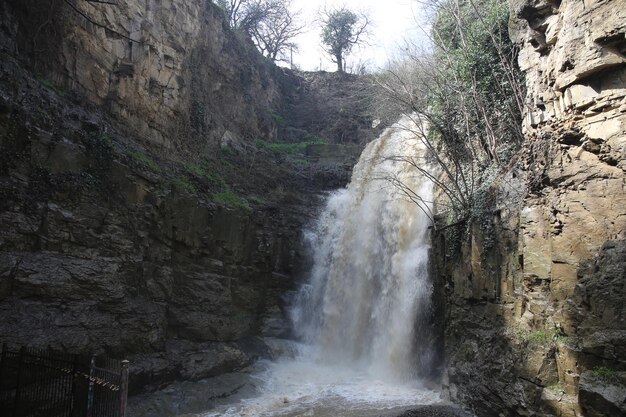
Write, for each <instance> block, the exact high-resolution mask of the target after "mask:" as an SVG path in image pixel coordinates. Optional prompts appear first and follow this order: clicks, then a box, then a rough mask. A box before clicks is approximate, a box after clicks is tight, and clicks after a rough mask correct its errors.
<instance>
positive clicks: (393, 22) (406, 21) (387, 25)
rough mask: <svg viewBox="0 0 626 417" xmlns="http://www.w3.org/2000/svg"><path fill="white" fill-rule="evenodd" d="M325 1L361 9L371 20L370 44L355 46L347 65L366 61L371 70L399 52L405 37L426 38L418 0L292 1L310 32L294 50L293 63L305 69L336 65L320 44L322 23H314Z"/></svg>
mask: <svg viewBox="0 0 626 417" xmlns="http://www.w3.org/2000/svg"><path fill="white" fill-rule="evenodd" d="M325 4H326V5H327V7H328V8H329V9H332V8H336V7H339V6H341V5H345V6H346V7H348V8H349V9H351V10H362V11H364V12H366V13H368V15H369V16H370V18H371V20H372V26H371V28H370V36H369V38H368V42H369V45H363V46H361V47H359V48H354V50H353V52H352V53H351V54H350V55H349V56H348V57H347V65H348V66H350V65H356V64H358V63H360V62H365V63H367V67H368V69H370V70H372V69H374V68H381V67H384V66H385V64H386V63H387V61H388V59H389V58H393V57H394V56H395V55H397V51H398V48H401V46H402V44H403V40H404V39H407V38H411V39H417V41H418V42H423V41H424V39H425V38H424V36H423V32H422V29H419V27H418V26H419V25H418V22H419V23H422V24H423V20H424V18H423V14H422V13H421V11H420V6H419V1H418V0H293V1H292V5H293V6H292V7H293V10H301V11H302V17H303V19H304V20H305V22H306V23H307V24H308V25H307V32H306V33H303V34H302V35H300V36H299V37H298V38H297V39H296V42H297V43H298V44H299V51H298V52H296V53H294V63H295V65H296V66H297V67H298V68H299V69H301V70H303V71H317V70H320V69H321V70H326V71H334V70H335V68H336V65H335V64H334V63H333V62H332V61H330V59H329V58H328V54H326V53H325V52H324V50H323V49H322V47H321V40H320V32H321V29H320V23H319V22H315V20H316V18H317V11H318V10H319V9H320V8H321V7H323V6H324V5H325Z"/></svg>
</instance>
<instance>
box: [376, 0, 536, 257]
mask: <svg viewBox="0 0 626 417" xmlns="http://www.w3.org/2000/svg"><path fill="white" fill-rule="evenodd" d="M431 5H432V10H431V12H432V15H433V16H434V19H433V21H432V28H433V29H432V33H431V40H432V42H433V44H434V48H433V52H432V53H431V54H429V55H424V54H423V53H422V51H421V49H420V48H419V47H418V46H415V47H414V48H410V47H409V48H407V52H406V55H405V57H404V59H402V60H401V61H398V62H397V63H395V64H394V65H392V66H391V67H390V69H389V70H388V71H386V72H384V73H382V74H381V75H379V76H377V77H376V80H375V81H376V84H377V85H378V86H379V100H377V105H379V106H382V107H383V109H385V110H386V111H388V112H389V114H390V115H393V114H398V113H405V114H413V115H415V117H414V118H415V120H416V121H417V123H416V127H415V128H411V129H415V133H416V134H417V135H419V136H422V137H423V138H424V139H425V142H426V145H427V147H428V148H429V149H430V156H431V159H432V162H433V163H434V164H436V165H437V166H438V168H439V169H440V171H441V173H442V175H441V176H440V177H437V178H434V179H433V182H434V183H435V186H436V187H437V188H438V189H439V191H440V192H441V195H443V196H444V197H445V198H446V200H447V201H443V202H442V204H441V206H444V205H445V206H446V211H447V212H446V213H445V215H444V214H443V213H441V215H439V216H437V217H438V224H437V227H438V228H444V227H446V226H449V225H452V224H463V225H466V226H468V225H472V224H474V225H479V226H480V228H481V229H482V230H484V231H486V232H485V233H484V242H481V244H483V246H485V247H489V245H491V243H492V242H493V239H494V235H495V232H494V231H495V229H494V227H493V217H494V216H493V211H494V209H495V201H496V195H497V190H498V186H499V183H500V181H501V180H502V178H503V177H504V176H505V175H506V174H507V173H508V171H509V170H510V168H511V165H512V164H511V161H512V160H514V155H515V154H516V152H517V151H518V150H519V148H520V145H521V142H522V140H523V134H522V131H521V126H522V123H521V117H522V116H521V115H522V109H523V106H524V91H523V90H522V87H521V86H522V80H523V77H522V73H521V71H520V70H519V68H518V67H517V64H516V63H517V50H516V49H515V47H514V45H513V43H512V42H511V40H510V39H509V37H508V18H509V11H508V4H507V2H506V0H477V1H469V0H459V1H456V0H455V1H452V0H440V1H436V2H433V3H431ZM398 160H401V161H405V162H407V163H408V164H410V165H411V166H412V167H413V168H414V169H415V170H417V171H421V172H423V173H425V174H426V175H427V174H428V173H427V172H425V171H426V169H424V168H423V164H421V163H416V162H415V161H413V160H411V158H410V157H399V158H398ZM429 169H430V168H429ZM400 186H401V187H402V186H403V185H402V184H401V185H400ZM451 229H455V228H448V229H446V234H458V233H459V230H451ZM468 230H469V229H467V228H466V229H465V231H464V234H465V235H467V232H468ZM461 231H462V230H461ZM446 237H447V239H446V241H448V242H452V241H453V239H457V240H458V238H459V236H446ZM448 237H449V238H448Z"/></svg>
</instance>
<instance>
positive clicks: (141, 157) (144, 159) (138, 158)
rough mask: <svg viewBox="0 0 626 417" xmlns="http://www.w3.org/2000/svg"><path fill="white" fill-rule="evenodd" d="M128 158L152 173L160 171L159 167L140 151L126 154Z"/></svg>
mask: <svg viewBox="0 0 626 417" xmlns="http://www.w3.org/2000/svg"><path fill="white" fill-rule="evenodd" d="M128 156H130V157H131V158H132V159H134V160H135V161H137V162H140V163H141V164H143V165H145V166H147V167H148V168H150V169H151V170H153V171H160V170H161V167H160V166H159V164H157V163H156V162H155V161H154V159H152V158H150V157H149V156H148V155H146V154H145V153H143V152H141V151H130V152H128Z"/></svg>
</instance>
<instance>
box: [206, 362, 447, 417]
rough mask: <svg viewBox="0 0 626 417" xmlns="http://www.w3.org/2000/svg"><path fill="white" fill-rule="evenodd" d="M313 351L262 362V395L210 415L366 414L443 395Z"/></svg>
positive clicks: (319, 416) (328, 416) (430, 401)
mask: <svg viewBox="0 0 626 417" xmlns="http://www.w3.org/2000/svg"><path fill="white" fill-rule="evenodd" d="M310 353H311V352H302V356H300V357H298V358H296V359H285V360H280V361H276V362H265V363H262V364H260V365H261V366H263V367H264V369H263V370H262V371H260V372H258V373H257V375H256V376H257V378H258V383H259V394H260V395H259V396H257V397H254V398H249V399H244V400H241V401H240V402H239V403H237V404H236V405H232V406H229V407H222V408H221V409H219V410H214V411H213V412H211V413H209V414H206V415H205V417H217V416H225V417H253V416H254V417H270V416H271V417H296V416H315V417H331V416H332V417H352V416H355V417H356V416H359V417H366V416H379V415H380V413H381V412H382V413H384V412H391V411H400V410H404V409H407V408H409V407H410V406H414V405H416V404H433V403H436V402H438V399H439V394H438V393H436V392H434V391H431V390H427V389H425V388H423V387H422V386H421V385H420V384H419V383H418V382H417V381H414V382H412V383H406V384H398V383H390V382H389V381H387V380H384V379H378V378H377V376H376V375H373V374H371V373H369V372H366V371H362V370H359V369H354V368H350V367H345V366H337V365H329V364H324V363H320V361H318V360H315V359H314V357H313V355H311V354H310Z"/></svg>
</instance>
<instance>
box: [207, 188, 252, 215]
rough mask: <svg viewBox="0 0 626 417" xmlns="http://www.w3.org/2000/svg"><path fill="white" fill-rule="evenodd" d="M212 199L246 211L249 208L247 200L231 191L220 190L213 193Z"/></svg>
mask: <svg viewBox="0 0 626 417" xmlns="http://www.w3.org/2000/svg"><path fill="white" fill-rule="evenodd" d="M213 201H215V202H216V203H221V204H224V205H225V206H227V207H232V208H239V209H243V210H246V211H250V210H251V208H250V204H249V203H248V200H246V199H245V198H243V197H240V196H238V195H237V194H235V193H233V192H232V191H220V192H217V193H213Z"/></svg>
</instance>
